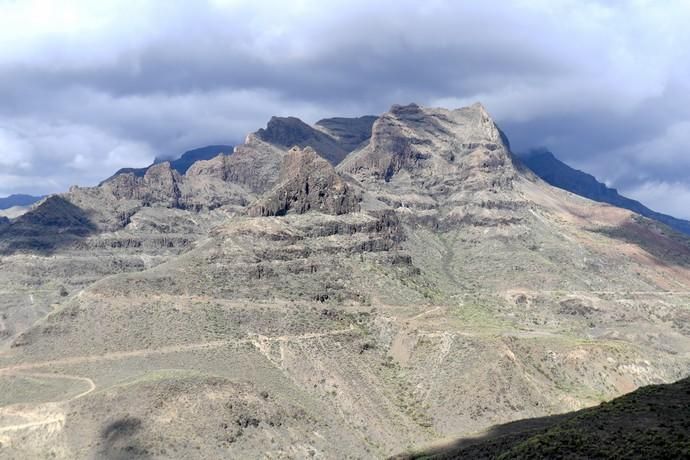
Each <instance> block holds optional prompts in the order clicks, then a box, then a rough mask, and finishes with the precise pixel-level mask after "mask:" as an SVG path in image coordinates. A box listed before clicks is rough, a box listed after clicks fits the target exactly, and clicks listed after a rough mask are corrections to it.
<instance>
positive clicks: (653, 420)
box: [394, 378, 690, 460]
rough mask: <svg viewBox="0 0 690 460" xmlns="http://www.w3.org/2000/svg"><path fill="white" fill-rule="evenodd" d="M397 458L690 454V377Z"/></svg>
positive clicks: (657, 456)
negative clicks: (586, 407) (594, 405)
mask: <svg viewBox="0 0 690 460" xmlns="http://www.w3.org/2000/svg"><path fill="white" fill-rule="evenodd" d="M394 458H395V459H397V460H412V459H429V460H432V459H433V460H451V459H506V460H507V459H527V458H530V459H552V458H568V459H583V460H584V459H596V458H600V459H608V458H640V459H641V458H644V459H671V458H690V378H687V379H683V380H680V381H678V382H676V383H672V384H667V385H649V386H646V387H642V388H640V389H638V390H636V391H634V392H632V393H630V394H627V395H625V396H621V397H620V398H616V399H614V400H613V401H610V402H605V403H602V404H601V405H599V406H597V407H592V408H589V409H583V410H580V411H577V412H570V413H567V414H563V415H556V416H551V417H541V418H536V419H526V420H519V421H517V422H511V423H507V424H504V425H499V426H495V427H493V428H491V429H489V430H487V431H486V432H485V433H484V434H482V435H481V436H479V437H475V438H465V439H460V440H458V441H455V442H450V443H446V444H444V445H437V446H436V447H432V448H429V449H426V450H420V451H418V452H416V453H410V454H402V455H398V456H396V457H394Z"/></svg>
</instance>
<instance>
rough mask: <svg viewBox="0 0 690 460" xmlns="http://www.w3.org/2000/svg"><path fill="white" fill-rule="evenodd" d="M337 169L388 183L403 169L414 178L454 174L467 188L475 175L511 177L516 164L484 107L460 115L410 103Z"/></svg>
mask: <svg viewBox="0 0 690 460" xmlns="http://www.w3.org/2000/svg"><path fill="white" fill-rule="evenodd" d="M338 169H340V170H341V171H344V172H348V173H352V174H355V175H357V176H360V177H363V178H367V177H374V178H381V179H384V180H386V181H390V180H391V179H392V178H393V176H395V175H396V174H397V173H399V172H400V171H403V170H404V171H406V172H407V173H409V174H410V175H412V176H413V177H415V176H416V177H428V176H431V175H434V176H438V177H450V176H453V175H454V176H459V177H460V178H462V179H463V180H464V184H463V185H464V186H468V185H470V182H471V180H472V179H473V177H472V173H473V172H476V171H478V170H484V171H490V172H492V173H501V172H505V173H508V174H507V175H510V174H511V172H512V171H511V170H512V169H513V164H512V157H511V154H510V152H509V149H508V146H507V145H506V144H505V143H504V141H503V135H502V133H501V131H500V130H499V129H498V127H497V126H496V124H495V123H494V122H493V120H492V119H491V117H490V116H489V114H488V113H487V112H486V110H485V109H484V107H483V106H481V105H480V104H475V105H473V106H471V107H466V108H462V109H457V110H446V109H431V108H422V107H419V106H418V105H416V104H410V105H406V106H400V105H394V106H393V107H392V108H391V110H390V111H389V112H387V113H385V114H383V115H382V116H381V117H380V118H379V119H378V120H377V121H376V122H375V123H374V125H373V129H372V135H371V140H370V141H369V144H368V145H366V146H365V147H363V148H362V149H360V150H358V151H356V152H353V154H351V155H350V156H348V158H347V159H346V160H345V161H344V162H343V163H342V164H341V165H340V166H339V168H338ZM503 170H505V171H503ZM494 175H496V174H494ZM468 179H469V181H468ZM477 185H480V184H477ZM487 185H491V184H487Z"/></svg>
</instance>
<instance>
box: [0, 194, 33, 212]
mask: <svg viewBox="0 0 690 460" xmlns="http://www.w3.org/2000/svg"><path fill="white" fill-rule="evenodd" d="M41 198H43V197H42V196H33V195H23V194H15V195H10V196H7V197H5V198H0V210H1V209H9V208H13V207H15V206H30V205H32V204H34V203H35V202H37V201H38V200H40V199H41Z"/></svg>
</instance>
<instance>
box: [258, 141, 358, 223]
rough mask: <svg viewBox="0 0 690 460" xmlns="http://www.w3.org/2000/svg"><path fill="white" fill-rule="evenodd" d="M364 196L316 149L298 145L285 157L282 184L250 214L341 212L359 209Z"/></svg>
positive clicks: (262, 199) (280, 180)
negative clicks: (359, 194) (358, 194)
mask: <svg viewBox="0 0 690 460" xmlns="http://www.w3.org/2000/svg"><path fill="white" fill-rule="evenodd" d="M360 199H361V198H360V197H358V196H357V193H356V192H355V191H354V190H353V189H352V187H350V186H349V185H348V184H347V183H346V182H345V181H344V180H343V179H342V178H341V177H340V176H339V175H338V173H336V171H335V169H334V168H333V166H331V165H330V164H329V163H328V162H327V161H326V160H325V159H323V158H322V157H320V156H319V155H317V153H316V152H315V151H314V149H312V148H311V147H306V148H304V149H299V148H297V147H295V148H293V149H291V150H290V151H289V152H288V154H287V155H286V156H285V159H284V160H283V165H282V167H281V170H280V177H279V180H278V184H277V185H276V186H275V187H274V188H273V189H271V190H270V191H269V192H267V194H266V195H265V196H264V197H262V198H261V199H260V200H258V202H256V203H254V204H253V205H252V206H251V207H250V209H249V214H250V215H253V216H282V215H285V214H287V213H288V212H295V213H298V214H304V213H305V212H308V211H310V210H313V211H318V212H322V213H325V214H334V215H338V214H345V213H348V212H353V211H357V210H358V209H359V201H360Z"/></svg>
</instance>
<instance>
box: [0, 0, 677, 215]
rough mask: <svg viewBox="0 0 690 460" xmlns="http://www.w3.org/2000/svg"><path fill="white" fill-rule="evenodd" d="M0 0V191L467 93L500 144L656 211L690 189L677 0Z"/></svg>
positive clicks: (56, 184)
mask: <svg viewBox="0 0 690 460" xmlns="http://www.w3.org/2000/svg"><path fill="white" fill-rule="evenodd" d="M27 5H28V6H27ZM0 9H1V10H2V11H0V12H1V13H4V14H0V18H5V19H4V20H3V19H0V30H2V31H1V32H0V44H2V45H3V46H2V48H0V101H2V104H0V149H1V150H2V153H1V154H0V168H1V169H0V194H3V193H10V192H14V191H23V192H34V193H45V192H51V191H59V190H62V189H64V188H66V187H67V186H68V185H69V184H70V183H79V184H90V183H95V182H97V181H98V180H99V179H101V178H103V177H106V176H108V175H109V174H110V173H111V172H112V171H113V170H114V169H116V168H118V167H121V166H136V165H143V164H146V163H148V162H149V161H150V160H151V159H152V158H153V156H154V155H173V154H175V153H180V152H181V151H183V150H184V149H186V148H190V147H194V146H199V145H203V144H210V143H236V142H240V141H241V140H242V139H243V138H244V136H245V135H246V134H247V132H250V131H253V130H255V129H257V128H259V127H261V126H262V125H264V124H265V122H266V120H268V118H270V116H271V115H276V114H277V115H288V114H290V115H295V116H299V117H301V118H303V119H305V120H307V121H315V120H317V119H318V118H321V117H324V116H334V115H361V114H365V113H380V112H382V111H385V110H386V109H387V108H388V107H389V106H390V105H391V104H393V103H406V102H410V101H416V102H418V103H421V104H427V105H446V106H459V105H464V104H468V103H471V102H474V101H476V100H481V101H482V102H484V104H485V105H486V106H487V107H488V108H489V110H490V111H491V112H492V113H493V114H494V116H495V117H496V118H497V120H498V121H499V123H500V124H501V125H502V127H503V128H504V130H505V131H507V133H508V135H509V136H510V137H511V141H512V143H513V145H514V146H515V148H516V150H523V149H527V148H530V147H533V146H542V145H543V146H546V147H549V148H551V149H553V150H554V152H555V153H556V154H557V155H559V156H561V157H563V158H564V159H566V160H568V161H569V162H571V163H573V164H574V165H575V166H580V167H583V168H587V169H589V170H590V171H591V172H593V173H596V174H597V175H599V176H601V177H602V178H603V179H606V180H608V181H609V182H611V184H613V185H617V186H620V187H622V188H623V189H624V191H630V192H631V193H633V194H636V198H642V199H643V200H644V199H645V194H646V196H647V197H648V198H649V200H651V201H655V202H656V203H651V204H659V206H661V209H662V210H664V209H663V207H664V206H665V207H666V209H668V210H673V211H674V212H678V210H679V209H681V208H682V206H681V205H682V202H680V201H678V200H679V199H680V198H679V199H678V200H676V202H675V203H671V202H670V201H669V200H663V199H660V198H658V197H659V196H663V191H664V190H667V191H668V190H675V191H676V193H675V194H674V195H675V196H677V197H681V196H684V195H683V193H684V191H685V190H690V185H688V183H687V182H686V181H687V178H686V177H684V176H683V174H682V171H687V170H688V169H687V168H689V167H690V160H688V159H686V155H685V154H684V151H683V143H684V142H685V141H687V140H690V139H687V137H688V136H686V135H685V134H684V133H685V131H684V127H685V125H684V124H683V123H687V122H688V121H690V109H689V107H690V101H689V100H688V99H689V98H688V96H687V94H688V91H687V87H686V85H687V77H688V68H689V65H688V64H687V62H688V61H690V59H687V58H689V57H690V56H688V45H689V44H688V40H687V37H686V34H685V32H684V28H685V25H684V19H683V18H684V17H687V13H688V12H690V9H689V8H688V7H687V6H686V4H685V3H683V2H653V3H652V2H642V1H629V2H627V1H620V2H596V1H578V2H574V1H561V2H547V1H522V0H515V1H511V2H482V3H480V2H446V1H429V2H390V1H380V2H360V1H350V2H338V1H334V2H313V1H302V2H294V3H291V6H290V8H289V9H286V8H285V4H284V3H282V2H275V3H273V2H244V1H211V2H207V3H202V2H182V1H170V2H138V3H136V4H133V5H126V4H123V3H122V2H106V1H103V2H86V1H82V2H79V1H74V2H51V1H35V2H6V1H5V2H3V0H0ZM3 21H4V22H3ZM5 45H6V46H5ZM686 145H687V144H686ZM652 150H654V151H652ZM659 150H663V152H662V151H659ZM679 191H681V192H683V193H681V192H679ZM689 195H690V192H689ZM649 200H648V201H649ZM680 213H681V214H686V216H688V217H690V211H683V210H682V209H681V211H680Z"/></svg>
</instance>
